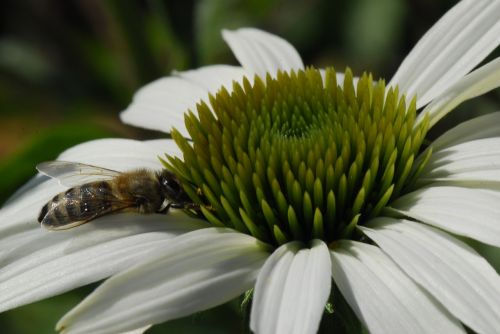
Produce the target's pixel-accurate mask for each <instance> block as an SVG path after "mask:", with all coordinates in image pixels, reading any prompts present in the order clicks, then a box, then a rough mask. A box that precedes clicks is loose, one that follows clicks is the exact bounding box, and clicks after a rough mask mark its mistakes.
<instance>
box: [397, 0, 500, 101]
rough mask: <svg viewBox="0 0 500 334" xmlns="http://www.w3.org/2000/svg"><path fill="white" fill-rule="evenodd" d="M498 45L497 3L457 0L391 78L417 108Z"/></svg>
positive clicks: (499, 20)
mask: <svg viewBox="0 0 500 334" xmlns="http://www.w3.org/2000/svg"><path fill="white" fill-rule="evenodd" d="M498 44H500V2H499V1H497V0H465V1H460V2H459V3H458V4H457V5H456V6H455V7H453V8H452V9H451V10H450V11H448V12H447V13H446V14H445V15H444V16H443V17H442V18H441V19H440V20H439V21H438V22H437V23H436V24H435V25H434V26H433V27H432V28H431V29H430V30H429V31H428V32H427V33H426V34H425V35H424V36H423V37H422V39H421V40H420V41H419V42H418V43H417V45H416V46H415V47H414V48H413V50H412V51H411V52H410V54H408V56H407V57H406V59H405V60H404V61H403V63H402V64H401V66H400V67H399V69H398V71H397V72H396V74H395V75H394V77H393V78H392V80H391V82H390V85H396V84H397V85H399V88H400V91H401V92H404V93H406V94H407V96H413V95H415V94H416V95H417V97H418V99H417V104H418V107H422V106H424V105H426V104H427V103H429V102H430V101H432V100H433V99H434V98H435V97H436V96H437V95H439V94H441V93H442V92H443V91H445V90H446V89H448V88H449V87H450V86H451V85H452V84H454V83H455V82H456V81H457V80H459V79H460V78H461V77H463V76H464V75H465V74H467V73H468V72H469V71H470V70H472V69H473V68H474V67H475V66H476V65H477V64H479V63H480V62H481V61H482V60H483V59H484V58H485V57H486V56H487V55H488V54H489V53H490V52H491V51H493V50H494V49H495V48H496V47H497V46H498Z"/></svg>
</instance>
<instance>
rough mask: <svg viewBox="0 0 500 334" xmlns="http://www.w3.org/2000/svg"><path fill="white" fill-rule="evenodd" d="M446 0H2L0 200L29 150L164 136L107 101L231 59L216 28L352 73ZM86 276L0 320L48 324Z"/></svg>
mask: <svg viewBox="0 0 500 334" xmlns="http://www.w3.org/2000/svg"><path fill="white" fill-rule="evenodd" d="M455 2H456V1H448V0H446V1H444V0H443V1H434V0H412V1H402V0H379V1H373V0H351V1H327V0H308V1H306V0H304V1H297V0H295V1H285V0H270V1H269V0H254V1H236V0H205V1H202V0H200V1H192V0H191V1H167V0H164V1H161V0H149V1H146V0H144V1H119V0H108V1H99V0H68V1H50V0H42V1H35V0H32V1H29V0H28V1H13V0H11V1H2V2H1V3H0V203H2V202H3V201H4V200H5V199H6V198H7V197H8V196H9V195H10V194H11V193H13V191H14V190H15V189H16V188H18V187H19V186H20V185H21V184H22V183H23V182H25V181H26V180H27V179H28V178H29V177H31V176H32V175H33V174H34V172H35V170H34V166H35V165H36V164H37V163H38V162H40V161H44V160H51V159H54V158H55V157H57V155H58V153H60V152H61V151H63V150H64V149H65V148H68V147H71V146H73V145H75V144H77V143H80V142H83V141H87V140H91V139H95V138H102V137H124V138H136V139H147V138H159V137H162V136H163V137H164V136H165V135H164V134H161V133H157V132H154V131H147V130H141V129H136V128H133V127H129V126H126V125H123V124H121V123H120V121H119V119H118V113H119V112H120V111H121V110H123V109H124V108H125V107H126V106H127V104H128V103H129V102H130V100H131V97H132V95H133V93H134V91H136V90H137V89H138V88H139V87H140V86H142V85H144V84H145V83H147V82H149V81H152V80H153V79H156V78H158V77H161V76H164V75H167V74H168V73H169V72H170V71H172V70H173V69H177V70H184V69H189V68H195V67H199V66H203V65H207V64H214V63H229V64H236V60H235V58H234V57H233V56H232V54H231V52H230V50H229V48H228V47H227V46H225V44H224V42H223V40H222V38H221V36H220V30H221V29H222V28H238V27H242V26H254V27H259V28H262V29H265V30H267V31H270V32H272V33H275V34H277V35H280V36H282V37H284V38H286V39H287V40H288V41H290V42H291V43H292V44H293V45H295V47H296V48H297V49H298V50H299V52H300V53H301V55H302V56H303V59H304V63H305V64H311V65H315V66H318V67H324V66H330V65H334V66H335V67H336V69H337V70H342V69H344V68H345V66H350V67H351V68H352V69H353V71H354V73H355V74H356V73H357V74H359V73H361V71H364V70H368V71H371V72H372V73H373V74H374V76H375V77H376V78H377V77H382V78H387V80H389V79H390V77H391V75H392V74H393V73H394V72H395V70H396V69H397V67H398V65H399V64H400V62H401V61H402V60H403V58H404V56H405V55H406V54H407V53H408V52H409V51H410V49H411V47H412V46H413V45H414V44H415V43H416V42H417V41H418V39H419V38H420V37H421V36H422V35H423V34H424V33H425V32H426V31H427V29H429V28H430V27H431V25H432V24H433V23H434V22H436V21H437V20H438V19H439V18H440V17H441V16H442V15H443V14H444V13H445V12H446V11H447V10H448V9H449V8H450V7H452V6H453V4H454V3H455ZM498 54H499V52H498V50H497V52H496V54H495V55H496V56H498ZM492 57H493V56H490V58H492ZM499 102H500V91H499V90H496V91H495V92H492V93H489V94H487V95H486V96H484V97H481V98H479V99H476V100H475V101H473V102H469V103H466V104H464V105H463V106H462V107H460V108H459V109H460V111H459V112H455V113H454V114H453V115H451V116H449V117H447V118H445V120H444V121H443V122H441V123H440V124H439V126H438V127H436V129H433V134H434V135H436V134H438V133H439V132H441V131H442V130H443V129H445V128H448V127H450V126H452V125H453V124H456V123H457V122H459V121H461V120H463V119H465V118H469V117H472V116H475V115H479V114H482V113H485V112H491V111H494V110H498V106H499V105H500V103H499ZM0 223H1V222H0ZM0 247H1V246H0ZM484 251H485V252H486V251H489V252H493V250H491V249H487V250H484ZM490 260H491V261H493V262H494V261H498V258H491V259H490ZM498 267H500V266H497V268H498ZM93 288H94V286H90V287H84V288H81V289H79V290H77V291H74V292H71V293H68V294H64V295H62V296H58V297H55V298H52V299H49V300H46V301H42V302H39V303H35V304H33V305H28V306H25V307H21V308H19V309H16V310H12V311H9V312H6V313H3V314H0V331H1V332H2V333H6V334H10V333H15V334H17V333H52V332H53V327H54V325H55V323H56V321H57V320H58V319H59V318H60V317H61V316H62V315H63V314H64V313H65V312H66V311H67V310H69V309H70V308H71V307H72V306H73V305H75V304H76V303H77V302H78V301H79V300H80V299H81V298H82V297H83V296H85V295H86V294H88V293H89V292H90V291H92V289H93ZM243 317H244V315H241V311H240V303H239V302H238V301H234V302H232V303H229V304H227V305H224V306H221V307H219V308H216V309H214V310H211V311H208V312H202V313H199V314H196V315H194V316H191V317H188V318H186V319H181V320H177V321H173V322H170V323H169V324H168V325H161V326H157V327H155V328H153V329H152V330H150V331H148V333H162V332H169V331H171V332H175V333H179V332H181V333H183V332H184V333H187V332H189V333H194V332H198V331H199V332H201V331H202V332H203V333H234V332H241V331H244V330H245V327H244V325H243V324H244V323H245V322H246V321H244V320H243Z"/></svg>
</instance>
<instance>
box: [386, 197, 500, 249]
mask: <svg viewBox="0 0 500 334" xmlns="http://www.w3.org/2000/svg"><path fill="white" fill-rule="evenodd" d="M499 203H500V192H497V191H488V190H481V189H468V188H461V187H429V188H424V189H420V190H417V191H414V192H411V193H409V194H406V195H404V196H402V197H401V198H399V199H398V200H396V201H395V202H394V203H392V204H391V207H392V208H394V209H395V210H397V211H398V212H400V213H402V214H404V215H406V216H408V217H412V218H414V219H418V220H419V221H421V222H423V223H426V224H429V225H433V226H436V227H439V228H441V229H444V230H447V231H450V232H452V233H455V234H458V235H462V236H466V237H469V238H472V239H476V240H479V241H481V242H484V243H486V244H489V245H493V246H497V247H500V206H499V205H498V204H499Z"/></svg>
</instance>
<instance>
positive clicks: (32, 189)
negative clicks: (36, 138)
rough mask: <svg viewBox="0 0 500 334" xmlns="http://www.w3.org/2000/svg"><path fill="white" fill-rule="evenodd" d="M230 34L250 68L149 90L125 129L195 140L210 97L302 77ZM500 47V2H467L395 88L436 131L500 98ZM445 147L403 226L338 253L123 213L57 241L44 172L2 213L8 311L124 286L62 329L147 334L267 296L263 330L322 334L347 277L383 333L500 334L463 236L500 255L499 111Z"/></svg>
mask: <svg viewBox="0 0 500 334" xmlns="http://www.w3.org/2000/svg"><path fill="white" fill-rule="evenodd" d="M223 37H224V39H225V40H226V42H227V43H228V44H229V46H230V48H231V49H232V50H233V52H234V54H235V56H236V58H237V59H238V61H239V62H240V63H241V65H242V67H235V66H226V65H214V66H207V67H203V68H200V69H197V70H192V71H187V72H175V73H173V75H172V76H170V77H166V78H162V79H159V80H157V81H155V82H153V83H151V84H149V85H147V86H145V87H143V88H142V89H141V90H140V91H139V92H137V94H136V95H135V97H134V100H133V103H132V104H131V105H130V106H129V108H128V109H127V110H126V111H124V112H123V113H122V115H121V117H122V120H123V121H124V122H126V123H130V124H133V125H137V126H142V127H146V128H150V129H156V130H162V131H165V132H170V131H171V127H172V126H175V127H176V128H177V129H178V130H179V131H180V132H181V133H182V134H183V135H184V136H189V132H188V131H187V129H186V127H185V123H184V112H185V111H186V110H188V109H194V108H195V105H196V103H197V102H198V101H199V100H200V99H205V100H206V99H207V97H208V93H212V94H214V93H215V92H217V91H218V90H219V88H220V87H221V86H225V87H227V88H228V89H230V87H231V83H232V81H233V80H236V81H239V82H241V81H242V80H243V77H244V76H249V77H252V76H253V75H254V74H257V75H259V76H265V75H266V74H270V75H271V76H275V75H276V74H277V71H278V70H284V71H289V70H300V69H302V68H303V63H302V60H301V58H300V56H299V55H298V53H297V52H296V50H295V49H294V48H293V47H292V46H291V45H290V44H289V43H287V42H286V41H284V40H282V39H281V38H279V37H276V36H273V35H271V34H268V33H266V32H263V31H259V30H256V29H250V28H245V29H239V30H236V31H224V32H223ZM498 44H500V2H499V1H495V0H492V1H487V0H483V1H474V0H469V1H462V2H460V3H459V4H457V5H456V6H455V7H454V8H452V9H451V10H450V11H449V12H448V13H447V14H446V15H445V16H443V18H441V20H440V21H439V22H438V23H437V24H436V25H435V26H434V27H433V28H432V29H431V30H430V31H429V32H428V33H427V34H426V35H425V36H424V37H423V38H422V39H421V40H420V42H419V43H418V44H417V45H416V47H415V48H414V49H413V50H412V51H411V53H410V54H409V55H408V56H407V58H406V59H405V61H404V62H403V63H402V65H401V66H400V68H399V69H398V71H397V72H396V74H395V75H394V77H393V79H392V80H391V81H390V83H389V86H396V85H397V86H398V87H399V89H400V91H402V92H404V93H405V94H406V96H413V95H417V97H418V99H417V107H418V108H423V110H422V111H421V113H420V115H419V118H418V120H417V121H422V120H424V118H423V115H428V120H429V124H430V126H432V125H434V124H435V123H436V122H437V121H438V120H439V119H441V118H442V117H443V116H444V115H446V114H447V113H448V112H450V111H452V110H453V109H454V108H455V107H456V106H457V105H459V104H460V103H462V102H463V101H465V100H468V99H471V98H473V97H476V96H478V95H481V94H484V93H485V92H487V91H490V90H492V89H495V88H497V87H498V86H500V59H498V58H497V59H494V60H492V61H490V62H489V63H487V64H486V65H483V66H482V67H480V68H478V69H475V70H473V69H474V68H475V67H476V66H477V65H478V64H479V63H480V62H481V61H482V60H483V59H484V58H485V57H486V56H487V55H488V54H489V53H490V52H491V51H493V50H494V49H495V48H496V47H497V46H498ZM471 70H473V71H472V72H470V71H471ZM469 72H470V73H469ZM431 147H432V149H433V153H432V155H431V156H430V160H429V161H428V163H427V164H426V165H425V168H424V170H423V171H422V172H421V174H420V177H419V178H418V183H417V190H415V191H412V192H409V193H406V194H404V195H402V196H400V197H399V198H397V199H396V200H395V201H392V202H391V203H389V204H390V208H389V209H390V211H391V212H392V214H391V216H390V217H389V216H384V215H379V217H377V218H375V219H372V220H368V221H365V222H364V223H363V224H361V225H359V226H358V229H359V231H361V232H362V233H363V234H364V236H365V238H364V239H362V240H364V241H367V242H360V241H353V240H338V241H336V242H334V243H332V244H329V245H327V243H325V242H324V241H322V240H321V239H318V238H316V239H314V240H311V244H310V245H308V246H307V247H306V246H304V244H302V243H299V242H295V241H291V242H287V243H285V244H283V245H281V246H279V247H277V246H275V247H272V246H270V245H268V244H266V243H264V242H262V241H259V240H258V239H256V238H254V237H253V236H250V235H247V234H243V233H239V232H237V231H235V230H233V229H229V228H222V227H208V228H207V227H206V226H207V223H206V222H204V221H201V220H195V219H192V218H189V217H188V216H187V215H185V214H183V213H182V212H170V213H169V214H167V215H149V216H145V215H132V214H128V215H109V216H106V217H104V218H101V219H98V220H95V221H93V222H91V223H88V224H85V225H83V226H81V227H78V228H74V229H71V230H68V231H66V232H49V231H46V230H44V229H40V228H39V225H38V223H37V222H36V217H37V215H38V211H39V210H40V208H41V207H42V206H43V204H44V203H45V202H46V201H48V200H49V199H50V198H51V197H53V196H54V195H55V194H57V193H58V192H61V191H64V190H65V188H64V187H63V186H61V185H59V184H58V182H57V180H53V179H48V178H46V177H44V176H42V175H37V176H36V177H35V178H33V179H32V180H31V181H29V182H28V183H27V184H26V185H25V186H23V187H22V188H21V189H19V191H18V192H17V193H16V194H14V196H13V197H12V198H11V199H10V200H9V201H8V202H7V203H6V205H5V206H4V207H3V208H2V210H1V211H0V222H1V224H0V242H1V245H2V247H1V249H0V265H1V267H0V311H5V310H8V309H12V308H15V307H18V306H20V305H24V304H27V303H31V302H34V301H37V300H40V299H43V298H47V297H50V296H53V295H56V294H59V293H62V292H64V291H68V290H70V289H73V288H76V287H79V286H82V285H85V284H88V283H91V282H95V281H98V280H101V279H104V278H107V277H110V278H109V279H108V280H107V281H105V282H104V283H103V284H102V285H101V286H100V287H99V288H97V289H96V290H95V291H94V292H93V293H92V294H91V295H90V296H88V297H87V298H86V299H85V300H84V301H82V302H81V303H80V304H79V305H78V306H76V307H75V308H74V309H73V310H72V311H70V312H69V313H68V314H67V315H66V316H64V317H63V318H62V319H61V321H60V322H59V324H58V328H59V330H61V331H62V332H63V333H118V332H124V331H131V330H136V329H143V328H147V326H148V325H150V324H155V323H160V322H164V321H167V320H170V319H174V318H178V317H182V316H185V315H188V314H192V313H194V312H197V311H200V310H204V309H207V308H210V307H213V306H216V305H219V304H222V303H224V302H226V301H229V300H231V299H233V298H235V297H237V296H238V295H240V294H242V293H244V292H245V291H247V290H249V289H251V288H254V296H253V303H252V310H251V321H250V327H251V329H252V330H253V331H255V332H257V333H314V332H316V331H317V330H318V326H319V323H320V320H321V318H322V315H323V310H324V308H325V304H326V302H327V300H328V297H329V294H330V289H331V282H332V277H333V281H334V283H335V284H336V285H337V287H338V288H339V290H340V291H341V293H342V295H343V296H344V298H345V299H346V301H347V302H348V303H349V305H350V306H351V308H352V310H353V311H354V312H355V313H356V315H357V316H358V318H359V319H360V320H361V322H362V323H363V324H364V326H365V327H366V328H367V329H368V330H369V331H370V332H371V333H455V332H457V333H458V332H462V333H463V332H465V331H464V328H463V326H462V324H464V325H466V326H467V327H469V328H471V329H472V330H474V331H476V332H478V333H496V332H498V328H500V277H499V275H498V274H497V273H496V272H495V270H494V269H493V268H492V267H491V266H490V265H489V264H488V262H487V261H486V260H485V259H483V258H482V257H481V256H480V255H478V254H477V253H476V252H475V251H474V250H473V249H472V248H471V247H469V246H467V245H466V244H465V243H464V242H462V241H460V240H459V239H457V238H456V237H455V236H454V235H459V236H464V237H467V238H471V239H475V240H478V241H480V242H483V243H485V244H488V245H493V246H496V247H500V209H499V208H498V203H499V201H500V192H499V190H498V189H499V188H498V184H500V183H499V182H500V113H492V114H488V115H485V116H481V117H478V118H476V119H473V120H470V121H467V122H464V123H462V124H460V125H459V126H457V127H455V128H453V129H451V130H450V131H448V132H446V133H445V134H443V135H442V136H441V137H440V138H438V139H437V140H436V141H434V142H433V143H432V145H431ZM165 152H166V153H168V154H170V155H173V156H181V154H180V151H179V149H178V147H177V146H176V144H175V142H174V141H173V140H155V141H145V142H139V141H134V140H125V139H105V140H96V141H91V142H88V143H84V144H81V145H78V146H75V147H73V148H71V149H69V150H67V151H66V152H64V153H63V154H61V156H60V157H59V159H60V160H66V161H77V162H83V163H87V164H92V165H98V166H102V167H106V168H110V169H115V170H119V171H123V170H128V169H133V168H137V167H146V168H152V169H160V168H162V165H161V164H160V162H159V161H158V160H157V156H162V155H163V153H165ZM423 156H424V155H423V154H422V155H421V159H422V157H423ZM384 212H387V211H384ZM396 217H398V218H396ZM401 217H405V218H401ZM450 233H451V234H450ZM368 240H371V241H373V242H368Z"/></svg>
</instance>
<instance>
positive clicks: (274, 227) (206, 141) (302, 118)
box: [165, 68, 427, 245]
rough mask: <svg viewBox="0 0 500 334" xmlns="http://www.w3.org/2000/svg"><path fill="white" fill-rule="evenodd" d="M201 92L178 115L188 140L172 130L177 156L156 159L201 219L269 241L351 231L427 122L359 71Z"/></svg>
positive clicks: (389, 190)
mask: <svg viewBox="0 0 500 334" xmlns="http://www.w3.org/2000/svg"><path fill="white" fill-rule="evenodd" d="M209 100H210V101H209V104H210V105H208V104H207V103H205V102H201V103H200V104H198V105H197V114H194V113H193V112H191V111H190V112H188V113H187V114H186V117H185V124H186V127H187V129H188V131H189V134H190V135H191V139H192V141H188V140H186V139H185V138H183V137H182V136H181V135H180V134H179V133H178V132H177V131H175V130H174V131H173V133H172V136H173V138H174V139H175V140H176V142H177V144H178V145H179V147H180V148H181V150H182V152H183V159H179V158H175V157H167V158H168V159H167V160H168V161H165V164H166V166H167V168H169V169H170V170H172V171H173V172H174V173H175V174H176V176H177V177H178V178H179V180H181V182H182V184H183V186H184V189H185V191H186V192H187V193H188V195H189V196H190V197H191V199H192V200H193V202H194V203H197V204H199V205H200V206H201V210H202V213H203V215H204V216H205V218H206V220H207V221H208V222H210V223H211V224H213V225H214V226H227V227H231V228H234V229H236V230H238V231H240V232H242V233H248V234H251V235H253V236H255V237H257V238H258V239H260V240H263V241H265V242H268V243H271V244H275V245H279V244H283V243H285V242H288V241H291V240H301V241H304V242H308V241H309V240H311V239H315V238H319V239H322V240H325V241H326V242H332V241H335V240H337V239H341V238H352V237H353V236H354V235H353V233H354V232H355V230H356V229H355V227H356V225H358V224H363V222H365V221H367V220H368V219H370V218H372V217H375V216H377V215H379V214H380V212H381V210H382V209H383V208H384V207H385V206H386V205H387V204H388V203H389V202H390V200H391V199H394V198H395V197H397V196H398V195H399V194H400V193H401V192H402V191H404V190H405V189H406V188H407V187H408V186H409V185H410V184H411V183H412V182H413V180H414V179H415V177H416V175H417V174H418V171H419V170H420V169H421V167H422V164H417V163H414V158H415V156H416V155H417V154H418V152H419V149H420V146H421V143H422V141H423V138H424V137H425V134H426V130H427V121H424V122H422V123H420V124H418V125H415V116H416V108H415V101H414V100H413V101H412V102H411V103H409V106H407V105H406V103H405V97H404V96H399V93H398V91H397V88H396V89H392V88H391V89H389V90H388V91H386V88H385V84H384V82H383V81H378V82H374V81H373V80H372V77H371V75H368V74H363V75H362V77H361V78H359V80H357V82H356V83H355V82H354V80H353V77H352V73H351V72H350V70H347V71H346V73H345V76H344V81H343V83H338V82H337V79H336V73H335V71H334V70H333V69H327V70H326V71H325V72H324V73H321V72H320V71H319V70H317V69H312V68H311V69H306V70H304V71H298V72H279V73H278V74H277V76H276V78H273V77H271V76H269V75H268V76H267V77H266V78H265V80H264V79H261V78H259V77H257V76H256V77H255V78H254V79H253V83H251V82H250V81H249V80H247V79H244V80H243V82H242V84H239V83H234V84H233V87H232V91H231V92H228V90H226V89H225V88H221V90H220V91H219V92H218V93H217V94H216V95H215V96H210V99H209ZM422 161H425V159H422Z"/></svg>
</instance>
